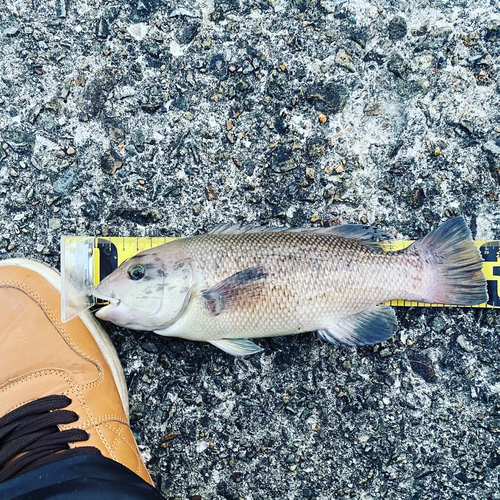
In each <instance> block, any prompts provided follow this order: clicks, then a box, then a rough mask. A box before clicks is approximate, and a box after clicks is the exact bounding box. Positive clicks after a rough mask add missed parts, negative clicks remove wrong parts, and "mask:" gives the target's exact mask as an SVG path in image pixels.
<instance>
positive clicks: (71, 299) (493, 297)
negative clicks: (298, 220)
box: [61, 236, 500, 322]
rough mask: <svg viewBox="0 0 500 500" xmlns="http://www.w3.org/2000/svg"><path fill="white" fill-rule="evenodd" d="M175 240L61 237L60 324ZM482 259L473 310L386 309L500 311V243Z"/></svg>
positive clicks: (393, 245) (485, 245)
mask: <svg viewBox="0 0 500 500" xmlns="http://www.w3.org/2000/svg"><path fill="white" fill-rule="evenodd" d="M174 239H175V238H146V237H139V238H133V237H125V238H119V237H110V238H102V237H88V236H63V237H62V239H61V279H62V290H61V292H62V293H61V295H62V308H61V309H62V311H61V313H62V321H63V322H65V321H69V320H70V319H72V318H74V317H75V316H76V315H78V314H79V313H81V312H83V311H85V310H86V309H88V308H89V307H92V306H94V305H96V304H97V302H96V299H95V298H94V297H93V296H92V295H90V293H89V289H90V287H92V286H95V285H97V284H98V283H99V282H100V281H102V280H103V279H104V278H105V277H106V276H107V275H108V274H111V273H112V272H113V271H114V270H115V269H116V268H117V267H118V266H119V265H120V264H121V263H122V262H123V261H125V260H127V259H129V258H130V257H132V256H134V255H135V254H137V253H139V252H142V251H143V250H148V249H150V248H153V247H157V246H159V245H163V244H164V243H168V242H169V241H172V240H174ZM412 243H413V241H398V240H394V241H393V240H391V241H383V242H380V244H381V245H382V247H383V248H384V250H385V251H397V250H402V249H404V248H406V247H408V246H409V245H411V244H412ZM475 243H476V245H477V246H478V247H479V250H480V252H481V255H482V257H483V259H484V263H483V273H484V275H485V276H486V280H487V289H488V300H487V302H485V303H484V304H479V305H475V306H449V305H443V304H429V303H426V302H414V301H408V300H391V301H390V302H386V303H385V304H386V305H391V306H403V307H412V306H419V307H474V308H487V309H497V308H500V241H476V242H475Z"/></svg>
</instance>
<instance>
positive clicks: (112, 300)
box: [89, 287, 121, 311]
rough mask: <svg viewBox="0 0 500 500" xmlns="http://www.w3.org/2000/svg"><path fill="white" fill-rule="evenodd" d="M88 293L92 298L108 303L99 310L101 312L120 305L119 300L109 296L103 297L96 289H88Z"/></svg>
mask: <svg viewBox="0 0 500 500" xmlns="http://www.w3.org/2000/svg"><path fill="white" fill-rule="evenodd" d="M89 293H90V295H92V297H94V298H96V299H100V300H105V301H107V302H109V304H106V305H105V306H104V307H102V308H101V309H100V310H101V311H102V309H104V308H109V309H114V308H115V307H118V306H119V305H120V304H121V300H120V299H117V298H116V297H111V296H109V295H105V294H103V293H100V292H99V291H98V290H97V287H92V288H91V289H90V291H89Z"/></svg>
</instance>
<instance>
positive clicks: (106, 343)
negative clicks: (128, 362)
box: [0, 258, 130, 421]
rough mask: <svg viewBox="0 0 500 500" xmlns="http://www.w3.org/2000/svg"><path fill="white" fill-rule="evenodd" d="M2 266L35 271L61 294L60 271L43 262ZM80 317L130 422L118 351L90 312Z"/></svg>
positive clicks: (12, 261)
mask: <svg viewBox="0 0 500 500" xmlns="http://www.w3.org/2000/svg"><path fill="white" fill-rule="evenodd" d="M0 266H16V267H24V268H26V269H29V270H30V271H34V272H36V273H38V274H39V275H40V276H42V277H43V278H45V279H46V280H47V281H48V282H49V283H50V284H51V285H52V286H53V287H54V288H55V289H56V290H58V291H59V293H60V292H61V275H60V274H59V272H58V271H56V270H55V269H53V268H52V267H50V266H48V265H47V264H44V263H43V262H39V261H36V260H29V259H22V258H16V259H6V260H1V261H0ZM79 316H80V319H81V320H82V321H83V323H84V325H85V326H86V327H87V329H88V330H89V332H90V333H91V335H92V337H93V338H94V340H95V341H96V343H97V345H98V346H99V349H100V350H101V352H102V354H103V356H104V359H105V360H106V362H107V363H108V366H109V368H110V370H111V374H112V375H113V379H114V381H115V384H116V387H117V389H118V393H119V394H120V399H121V402H122V405H123V410H124V412H125V415H126V416H127V421H130V415H129V406H128V391H127V383H126V381H125V375H124V374H123V369H122V365H121V363H120V360H119V358H118V355H117V354H116V350H115V348H114V346H113V344H112V343H111V340H110V339H109V337H108V334H107V333H106V332H105V331H104V329H103V328H102V326H101V325H100V324H99V323H98V322H97V320H96V319H95V318H94V316H93V315H92V314H91V313H90V312H88V311H84V312H83V313H80V314H79Z"/></svg>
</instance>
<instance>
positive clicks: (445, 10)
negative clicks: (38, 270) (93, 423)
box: [0, 0, 500, 500]
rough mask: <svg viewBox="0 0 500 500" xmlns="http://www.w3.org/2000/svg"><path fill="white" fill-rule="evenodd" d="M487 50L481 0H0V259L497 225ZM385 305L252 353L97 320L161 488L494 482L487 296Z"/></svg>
mask: <svg viewBox="0 0 500 500" xmlns="http://www.w3.org/2000/svg"><path fill="white" fill-rule="evenodd" d="M499 56H500V6H499V4H498V2H497V1H494V0H456V1H447V0H436V1H430V0H421V1H420V0H419V1H417V0H409V1H405V0H400V1H396V0H378V1H372V2H369V1H366V0H344V1H343V0H290V1H288V2H287V1H285V0H255V1H253V2H250V1H247V0H178V1H170V0H138V1H130V2H122V1H118V0H110V1H105V0H94V1H93V0H90V1H84V0H67V1H65V0H47V1H43V2H42V1H34V0H5V1H4V2H1V3H0V145H1V148H0V216H1V222H0V252H1V254H0V258H9V257H17V256H23V257H31V258H35V259H40V260H43V261H45V262H48V263H50V264H52V265H54V266H57V267H59V248H58V244H59V237H60V236H61V235H62V234H75V235H77V234H78V235H83V234H88V235H110V236H111V235H114V236H117V235H121V236H126V235H132V236H136V235H139V236H140V235H147V236H150V235H159V236H163V235H173V236H182V235H194V234H199V233H201V232H203V231H206V230H207V229H209V228H211V227H213V226H214V225H216V224H217V223H220V222H228V221H231V222H235V223H242V222H257V223H261V224H264V225H284V224H286V225H290V226H294V227H295V226H310V225H312V224H323V225H328V224H334V223H338V222H342V223H347V222H350V223H352V222H359V221H363V222H368V223H370V224H374V225H377V226H379V227H382V228H384V229H387V230H390V231H392V232H393V233H394V234H395V235H396V236H397V237H399V238H415V237H420V236H422V235H424V234H425V233H427V232H428V231H429V230H430V229H432V228H433V227H435V226H436V225H437V224H438V223H439V222H440V221H442V220H445V219H446V218H448V217H450V216H452V215H454V214H462V215H464V216H465V218H466V220H467V222H468V224H469V225H470V227H471V229H472V232H473V235H474V236H475V237H476V238H479V239H481V238H485V239H494V238H500V229H499V227H498V221H499V220H500V207H499V198H500V108H499V103H500V87H499V84H500V78H499V77H500V75H499ZM397 315H398V319H399V322H400V329H399V331H398V333H397V334H396V335H395V337H394V338H393V340H391V341H390V342H387V343H386V344H384V345H381V346H376V347H374V348H361V349H351V348H346V347H334V346H331V345H328V344H326V343H323V342H322V341H320V340H318V339H317V338H316V336H315V335H313V334H304V335H299V336H296V337H288V338H278V339H272V340H258V341H257V343H258V344H259V345H260V346H262V347H263V348H264V352H263V353H262V354H260V355H256V356H253V357H250V358H247V359H234V358H232V357H230V356H229V355H226V354H224V353H223V352H221V351H218V350H217V349H216V348H214V347H212V346H210V345H206V344H196V343H192V342H187V341H182V340H177V339H165V338H161V337H158V336H156V335H154V334H146V333H141V332H131V331H127V330H124V329H120V328H117V327H113V326H110V325H105V327H106V329H107V330H108V331H109V332H110V335H111V337H112V339H113V341H114V343H115V345H116V347H117V350H118V352H119V355H120V357H121V360H122V362H123V365H124V370H125V374H126V376H127V382H128V385H129V389H130V401H131V416H132V427H133V430H134V432H135V434H136V436H137V440H138V442H139V443H140V448H141V450H142V452H143V454H144V458H145V460H146V462H147V465H148V467H149V469H150V470H151V473H152V475H153V477H154V479H155V481H156V483H157V485H158V487H159V488H160V490H161V491H162V493H163V494H164V495H165V497H166V498H167V499H191V500H195V499H199V498H202V499H217V500H219V499H228V500H233V499H234V500H237V499H245V500H261V499H287V500H288V499H321V500H326V499H337V498H339V499H341V498H360V499H364V500H368V499H379V498H391V499H399V500H410V499H411V500H417V499H418V500H422V499H443V500H444V499H451V498H453V499H456V498H458V499H499V498H500V484H499V483H500V482H499V472H500V440H499V437H500V377H499V375H500V372H499V369H500V368H499V356H500V353H499V347H500V342H499V340H498V335H497V332H498V328H499V325H500V316H499V312H498V311H485V310H482V311H481V310H456V309H454V310H450V309H448V310H436V309H425V310H424V309H416V308H414V309H399V310H398V311H397Z"/></svg>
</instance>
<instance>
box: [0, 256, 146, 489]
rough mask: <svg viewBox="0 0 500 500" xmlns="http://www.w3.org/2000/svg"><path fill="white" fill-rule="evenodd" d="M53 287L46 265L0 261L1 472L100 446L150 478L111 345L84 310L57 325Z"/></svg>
mask: <svg viewBox="0 0 500 500" xmlns="http://www.w3.org/2000/svg"><path fill="white" fill-rule="evenodd" d="M60 289H61V285H60V276H59V273H57V272H56V271H55V270H53V269H52V268H50V267H48V266H46V265H45V264H42V263H39V262H35V261H30V260H25V259H11V260H4V261H0V422H1V423H2V425H1V426H0V427H1V430H0V442H1V440H2V436H1V433H2V431H3V433H4V434H5V433H10V434H11V435H12V436H15V439H14V441H15V442H14V444H13V445H11V446H10V447H9V446H4V449H0V457H2V458H3V461H4V463H7V465H6V466H5V467H4V468H3V469H0V477H1V474H2V472H4V477H3V479H4V480H5V479H8V477H7V476H6V473H7V472H8V473H9V474H10V475H12V474H14V475H17V474H19V473H22V472H24V471H26V470H30V469H33V468H35V467H37V466H39V465H40V464H44V463H47V462H50V461H54V460H57V459H61V458H64V457H65V456H70V455H75V454H82V453H92V452H94V453H98V452H100V453H101V454H102V455H104V456H105V457H109V458H111V459H113V460H116V461H117V462H120V463H121V464H123V465H124V466H125V467H127V468H129V469H130V470H132V471H133V472H135V473H136V474H138V475H139V476H140V477H142V478H143V479H144V480H146V481H147V482H148V483H150V484H153V483H152V480H151V477H150V476H149V474H148V471H147V470H146V467H145V466H144V462H143V461H142V458H141V456H140V453H139V450H138V448H137V444H136V442H135V439H134V436H133V435H132V432H131V430H130V427H129V415H128V397H127V386H126V383H125V378H124V376H123V372H122V368H121V365H120V361H119V359H118V357H117V355H116V352H115V349H114V347H113V345H112V344H111V342H110V340H109V338H108V336H107V335H106V333H105V332H104V330H103V329H102V328H101V326H100V325H99V324H98V323H97V321H96V320H95V319H94V318H93V316H92V315H91V314H90V313H84V314H82V315H81V317H80V318H75V319H73V320H71V321H69V322H68V323H65V324H62V323H61V294H60ZM53 395H60V396H55V397H54V396H53ZM47 396H49V397H47ZM42 398H43V399H42ZM27 403H30V404H27ZM13 410H15V411H13ZM73 412H74V413H73ZM22 419H24V420H22ZM23 421H27V422H29V425H30V426H31V427H32V429H31V430H30V431H29V432H28V431H25V430H24V429H23V428H22V427H23V426H22V422H23ZM16 422H21V423H16ZM16 426H17V427H16ZM37 426H38V427H40V428H38V427H37ZM25 427H26V426H25ZM78 429H80V430H78ZM63 431H65V432H63ZM25 432H28V435H24V434H23V433H25ZM7 437H8V436H7ZM3 439H4V440H5V439H6V438H3ZM22 446H24V447H22ZM20 447H21V448H20ZM5 448H8V455H5V453H6V452H5ZM2 453H3V456H2ZM0 467H2V460H0ZM8 467H9V470H7V468H8ZM18 469H19V470H18ZM9 471H10V472H9Z"/></svg>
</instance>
